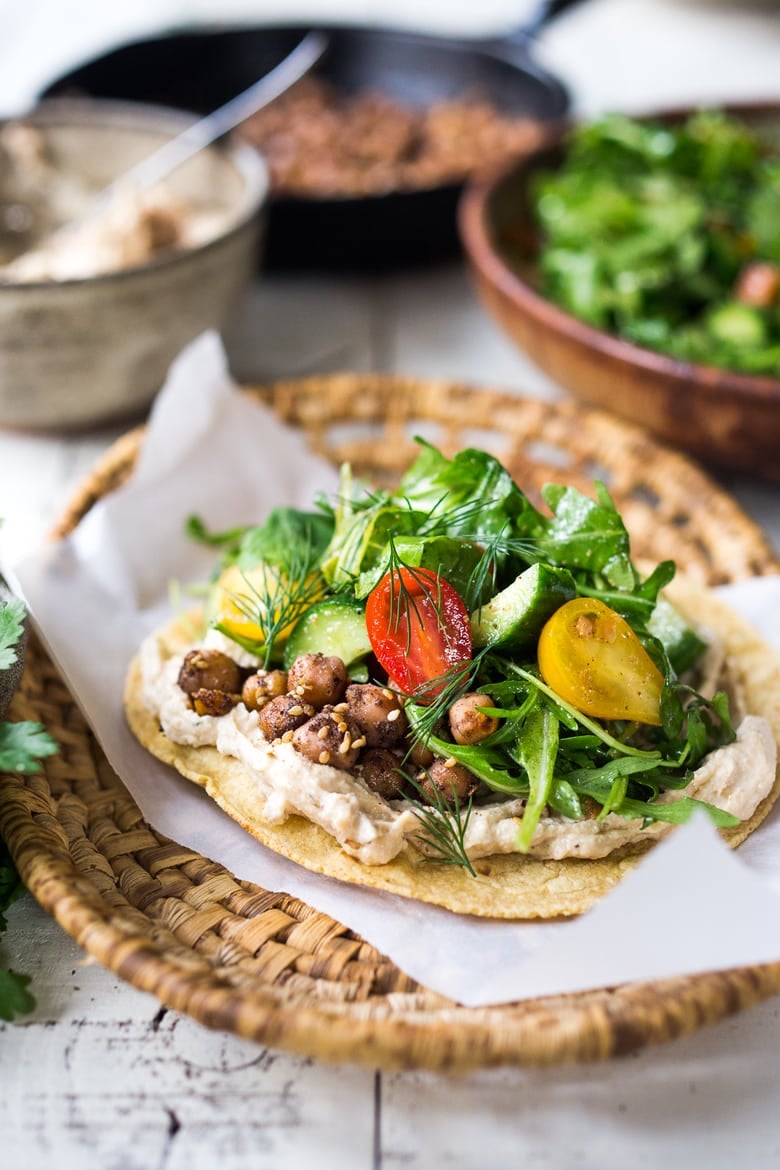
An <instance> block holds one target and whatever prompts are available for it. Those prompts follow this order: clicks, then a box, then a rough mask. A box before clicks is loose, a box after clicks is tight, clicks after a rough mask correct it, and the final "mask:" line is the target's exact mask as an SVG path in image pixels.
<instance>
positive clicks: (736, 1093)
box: [0, 0, 780, 1170]
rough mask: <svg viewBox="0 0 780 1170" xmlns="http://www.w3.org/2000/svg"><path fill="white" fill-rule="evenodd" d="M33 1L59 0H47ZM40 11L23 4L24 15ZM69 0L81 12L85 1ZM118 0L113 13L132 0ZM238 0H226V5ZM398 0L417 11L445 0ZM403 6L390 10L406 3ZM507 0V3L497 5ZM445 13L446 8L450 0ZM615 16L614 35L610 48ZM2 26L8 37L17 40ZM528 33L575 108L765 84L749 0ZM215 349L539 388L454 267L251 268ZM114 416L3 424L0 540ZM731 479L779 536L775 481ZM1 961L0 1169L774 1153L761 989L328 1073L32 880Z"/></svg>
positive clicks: (778, 1028)
mask: <svg viewBox="0 0 780 1170" xmlns="http://www.w3.org/2000/svg"><path fill="white" fill-rule="evenodd" d="M48 6H49V8H50V9H51V11H52V12H56V11H59V10H58V9H57V6H56V5H55V3H54V0H49V5H48ZM7 7H9V6H8V4H7V0H0V9H4V8H7ZM31 7H32V8H33V9H35V4H33V5H32V6H31ZM46 7H47V5H46V4H45V3H44V0H40V3H39V6H38V11H39V15H40V13H41V11H42V10H43V9H44V8H46ZM83 7H84V9H85V11H86V10H87V9H94V12H95V13H97V12H98V7H97V6H95V5H94V4H93V3H91V0H83ZM117 7H118V12H119V14H120V15H122V14H123V15H124V17H125V18H126V20H127V19H129V17H128V13H129V6H123V5H121V4H120V5H118V6H117ZM241 7H242V6H241V4H240V3H238V2H237V0H236V3H233V4H232V5H231V6H230V9H231V11H232V12H233V13H235V12H236V11H237V10H238V9H240V8H241ZM248 7H249V4H248V0H247V3H245V4H244V5H243V8H244V10H248ZM298 7H301V6H300V5H299V6H298ZM314 7H316V5H315V4H314V3H310V4H309V5H308V8H309V9H312V8H314ZM352 7H353V8H354V7H355V6H354V5H352ZM385 7H386V8H387V9H388V11H391V10H392V6H389V5H386V6H385ZM416 7H418V8H419V10H420V12H421V13H422V12H423V10H424V11H425V12H427V13H429V15H430V18H431V19H430V20H429V21H428V23H433V17H434V16H439V15H440V9H441V7H442V6H440V5H438V4H437V3H436V2H435V0H429V3H428V5H427V6H426V5H425V4H423V3H420V4H419V5H417V6H416ZM449 7H450V8H452V5H450V6H449ZM454 7H455V9H456V10H457V9H458V7H459V6H458V5H457V4H456V5H455V6H454ZM488 7H489V6H488ZM499 7H500V6H499ZM153 8H154V6H153V5H151V4H146V5H135V6H134V12H135V13H136V17H137V14H138V11H139V9H145V10H146V11H147V13H149V12H151V11H152V10H153ZM185 8H188V11H190V12H192V11H196V10H197V11H198V12H200V13H205V14H208V13H207V9H208V5H207V4H205V3H200V4H195V3H193V4H191V5H189V6H187V5H181V4H178V5H177V4H174V3H173V0H171V3H170V4H168V5H167V6H166V5H162V4H160V5H157V10H158V11H162V10H163V9H164V10H165V11H167V12H169V13H173V12H175V13H176V15H177V16H178V15H180V14H182V12H183V9H185ZM303 8H306V5H305V4H304V5H303ZM320 9H322V5H320ZM434 9H436V12H434ZM401 10H402V15H404V16H405V17H406V18H407V23H408V18H409V15H410V12H411V9H410V8H409V7H408V6H407V7H404V6H403V5H401V6H400V8H399V11H401ZM498 10H499V8H498V7H497V8H496V11H498ZM220 11H221V9H220ZM507 11H508V10H507V5H506V4H504V5H503V8H501V15H502V19H503V18H504V17H505V16H506V13H507ZM100 12H101V13H102V14H103V16H102V17H101V19H104V9H103V6H100ZM629 13H630V15H629ZM457 14H458V13H457V12H456V15H457ZM3 15H5V11H3ZM337 15H338V13H336V12H334V16H337ZM374 15H381V13H379V12H378V10H377V12H375V13H374ZM460 15H461V17H462V18H463V21H462V23H464V24H467V23H468V22H467V20H466V14H465V8H464V6H461V7H460ZM136 17H134V18H133V19H136ZM421 19H422V17H421ZM43 23H45V22H43ZM38 26H39V28H40V27H42V22H41V21H40V20H39V22H38ZM605 35H606V37H607V40H606V41H605ZM613 36H619V37H620V38H621V40H620V44H621V46H624V47H625V46H627V48H624V51H621V52H620V53H617V52H616V51H614V50H615V42H614V40H610V39H609V38H610V37H613ZM686 38H687V40H686ZM23 43H24V44H26V45H27V46H28V49H29V47H30V45H31V44H32V40H31V38H30V37H28V38H27V40H26V41H24V42H23ZM605 44H606V45H607V49H605ZM610 45H611V46H612V47H611V48H610V47H609V46H610ZM686 46H687V49H686ZM44 47H46V46H44ZM48 48H49V49H50V50H51V51H52V52H53V49H52V46H51V45H48ZM667 48H668V49H669V53H667V51H666V50H667ZM544 51H545V53H546V55H547V56H548V58H549V60H550V62H551V63H552V64H555V65H557V66H558V67H559V68H566V69H567V70H568V72H569V75H570V76H572V78H573V79H574V80H575V81H576V82H577V85H578V87H579V90H580V94H581V99H582V100H581V104H582V105H584V106H586V107H587V106H591V107H598V106H602V105H607V104H616V103H617V102H620V101H621V99H623V104H626V105H629V104H639V102H640V98H641V96H642V94H643V93H646V92H647V88H648V85H649V81H650V79H651V78H652V77H653V76H656V77H658V76H660V77H661V78H662V80H663V82H664V96H666V95H668V97H669V100H670V101H671V100H675V99H678V98H680V97H681V96H683V95H682V94H681V92H680V91H681V90H682V89H684V88H685V85H686V84H688V85H689V86H690V84H691V83H692V79H693V82H697V83H698V84H699V87H700V90H699V91H700V92H701V93H702V94H704V95H705V96H710V93H712V92H716V88H717V87H716V84H715V83H716V82H717V84H718V85H720V86H721V89H722V87H723V85H725V86H726V91H727V92H728V91H729V90H730V91H731V92H732V93H745V94H747V93H750V92H753V93H758V92H761V87H763V90H764V92H768V91H769V90H770V89H772V87H773V85H774V92H775V93H777V88H778V86H780V71H779V70H777V65H778V62H780V25H779V23H778V18H777V16H776V15H774V14H773V13H772V12H771V11H769V10H767V11H762V10H761V9H760V8H754V7H753V6H752V5H751V6H747V5H746V6H742V8H741V9H740V7H739V6H733V7H729V6H726V5H719V6H712V8H710V6H708V5H705V4H703V3H698V4H683V3H678V2H674V0H631V2H630V3H629V0H621V2H618V0H593V3H592V6H591V5H587V6H585V8H583V9H582V10H580V11H579V12H575V13H574V14H573V15H572V16H571V17H570V18H569V19H568V20H567V21H566V22H562V24H561V26H560V27H559V29H556V30H551V33H550V35H549V37H548V38H547V40H546V42H545V45H544ZM735 53H737V55H738V57H739V55H740V54H741V58H740V59H738V60H737V61H736V62H735V59H734V54H735ZM746 53H747V56H745V54H746ZM605 54H606V55H605ZM654 54H655V58H654ZM719 60H721V61H722V62H723V64H722V67H721V68H720V70H718V68H717V62H718V61H719ZM654 62H655V72H654V71H653V68H654ZM608 65H609V66H611V67H612V71H611V72H610V71H609V69H608V68H607V66H608ZM13 68H16V69H17V72H18V60H15V62H14V63H13ZM13 68H12V70H11V72H12V73H13ZM681 69H683V73H680V70H681ZM773 70H774V72H773ZM775 73H777V77H775ZM610 78H611V80H612V83H613V88H612V90H610ZM710 83H712V84H710ZM19 85H21V83H19ZM708 85H710V92H709V93H708V92H707V86H708ZM643 87H644V88H643ZM19 92H21V89H19ZM660 96H661V95H659V104H660ZM686 96H687V95H686ZM778 96H780V95H778ZM2 98H3V90H2V84H0V100H2ZM229 348H230V353H231V357H232V361H233V366H234V370H235V372H236V374H237V376H239V377H240V378H242V379H245V380H253V379H259V378H263V377H269V376H276V375H279V376H281V375H284V376H296V375H299V374H305V373H309V372H314V371H323V370H332V369H338V368H342V369H345V368H351V369H384V370H399V371H400V370H402V371H404V372H408V373H415V374H420V375H432V376H439V377H452V378H455V379H458V380H467V381H471V382H475V383H482V384H485V385H493V386H502V387H506V388H510V389H514V390H516V391H518V392H524V393H529V394H535V395H538V396H547V397H554V396H556V395H558V394H559V391H558V390H557V388H556V387H554V386H552V385H551V384H550V383H548V382H547V381H546V380H545V379H544V378H543V377H542V376H541V375H540V374H539V373H538V372H537V371H535V370H534V369H533V368H532V367H531V366H530V365H529V364H528V363H527V362H526V361H525V359H524V358H523V357H522V356H521V355H520V354H518V353H516V352H515V351H514V349H513V348H512V347H511V346H510V344H509V343H508V342H507V341H506V340H505V339H504V338H503V337H502V336H501V335H500V333H499V332H498V330H497V329H496V328H495V327H494V326H493V324H492V323H491V322H490V321H489V320H488V319H487V317H486V316H485V314H484V313H483V311H482V310H481V309H480V308H479V306H478V305H477V303H476V302H475V300H474V298H473V295H472V292H471V289H470V287H469V284H468V280H467V277H466V275H465V272H464V270H463V269H462V267H461V266H460V265H459V264H451V265H448V266H445V267H443V268H440V269H436V270H433V271H425V272H420V273H410V274H405V275H401V276H397V277H392V278H384V279H382V280H368V279H366V280H338V279H336V278H321V279H310V278H302V277H275V278H273V279H268V278H266V279H264V280H262V281H261V282H259V283H258V284H257V286H256V287H255V288H254V289H253V290H252V293H251V295H250V297H249V298H248V299H247V302H246V304H245V306H244V308H243V310H242V313H241V315H240V317H239V318H238V319H237V320H236V322H235V326H234V328H233V330H232V331H231V336H230V338H229ZM116 433H117V430H116V428H107V429H101V430H98V431H95V432H93V433H90V434H86V435H78V436H71V437H69V438H66V439H65V438H61V437H57V436H44V435H39V436H24V435H19V434H4V433H2V432H0V514H3V513H4V514H5V515H6V517H7V522H6V525H5V528H4V529H3V532H2V535H1V537H0V538H1V539H2V547H3V549H4V551H5V553H6V554H7V555H10V556H11V557H14V556H16V555H18V554H20V553H21V552H23V551H25V550H26V549H29V548H31V547H33V546H34V545H35V544H36V543H37V542H38V541H39V540H40V539H41V537H42V535H43V533H44V532H45V530H46V527H47V525H48V524H49V523H50V522H51V520H52V519H53V517H54V516H55V515H56V514H57V513H58V511H59V510H60V509H61V508H62V506H63V503H64V501H65V499H66V497H67V494H68V492H69V491H70V489H71V488H72V487H73V486H74V485H75V483H76V482H77V481H78V480H79V479H80V477H81V476H82V475H83V474H84V473H85V472H86V471H87V470H88V469H89V467H90V466H91V464H92V462H93V461H94V459H95V457H96V456H97V454H99V452H100V451H102V450H103V449H104V448H105V447H106V445H107V444H108V443H109V442H110V441H111V440H112V438H114V437H115V435H116ZM731 486H732V487H733V488H734V490H735V492H736V494H737V496H738V497H739V498H740V500H741V501H742V502H743V504H744V505H745V507H746V508H747V509H748V511H749V512H750V513H751V514H752V515H754V516H755V517H756V518H757V519H758V520H759V521H760V522H761V523H763V524H764V525H765V526H766V527H767V529H768V531H769V532H770V534H771V536H772V538H773V540H774V542H775V544H776V546H777V547H778V548H779V549H780V508H778V501H779V500H780V492H778V491H777V490H773V489H770V488H768V487H762V486H760V485H757V484H750V483H747V482H744V481H742V482H736V483H734V484H732V485H731ZM0 960H2V961H4V962H6V963H8V964H11V965H15V966H17V967H20V968H23V969H25V970H27V971H29V972H30V973H31V974H32V975H33V980H34V983H33V986H34V990H35V994H36V997H37V1000H38V1006H37V1009H36V1010H35V1012H34V1013H32V1014H31V1015H30V1016H28V1017H25V1018H23V1019H22V1020H21V1021H20V1022H19V1023H17V1024H15V1025H12V1026H11V1025H8V1026H2V1025H0V1167H1V1168H2V1170H44V1168H46V1170H49V1168H54V1170H136V1168H138V1170H147V1168H154V1170H179V1168H184V1167H187V1168H188V1170H214V1168H216V1167H219V1170H245V1168H248V1167H250V1166H251V1167H252V1168H253V1170H265V1168H268V1170H271V1168H273V1170H277V1168H280V1167H281V1168H284V1170H295V1168H297V1167H302V1168H303V1167H306V1168H308V1167H310V1166H316V1167H317V1168H318V1170H327V1168H329V1167H338V1168H339V1170H377V1168H379V1167H383V1168H385V1170H387V1168H390V1167H402V1166H404V1167H409V1168H412V1167H419V1168H420V1170H422V1168H425V1170H428V1168H430V1167H439V1166H442V1167H445V1166H446V1167H452V1168H460V1167H464V1168H465V1167H473V1168H475V1170H476V1168H481V1167H488V1166H499V1165H507V1166H509V1165H512V1166H528V1167H536V1166H538V1167H550V1168H555V1170H558V1168H568V1167H572V1168H575V1167H576V1168H580V1170H589V1168H598V1170H608V1168H611V1167H615V1168H616V1170H617V1168H620V1170H640V1168H643V1167H645V1168H648V1170H654V1168H655V1167H658V1166H660V1165H663V1166H664V1167H666V1168H667V1170H677V1168H680V1170H682V1168H683V1167H689V1166H697V1165H702V1166H708V1167H710V1168H712V1170H720V1168H724V1170H725V1168H726V1167H729V1168H730V1167H733V1165H735V1164H737V1163H739V1164H740V1165H742V1166H744V1167H746V1168H747V1170H765V1168H766V1170H769V1168H770V1167H773V1168H774V1167H776V1166H777V1165H779V1164H780V1124H778V1119H777V1118H778V1113H777V1085H778V1083H780V999H776V1000H770V1001H768V1002H767V1003H766V1004H764V1005H762V1006H760V1007H758V1008H756V1009H754V1010H753V1011H751V1012H748V1013H744V1014H742V1015H741V1016H738V1017H735V1018H733V1019H730V1020H726V1021H724V1022H723V1023H721V1024H719V1025H717V1026H716V1027H713V1028H710V1029H708V1030H705V1031H703V1032H700V1033H698V1034H697V1035H695V1036H693V1037H691V1038H689V1039H687V1040H684V1041H680V1042H678V1043H675V1044H673V1045H667V1046H664V1047H662V1048H659V1049H654V1050H647V1051H644V1052H642V1053H639V1054H636V1055H634V1056H632V1057H629V1058H627V1059H625V1060H622V1061H620V1062H612V1063H610V1064H605V1065H600V1066H591V1067H587V1068H575V1069H564V1070H549V1071H543V1072H540V1071H522V1070H510V1071H502V1072H493V1073H483V1074H479V1075H474V1076H471V1077H467V1078H463V1079H459V1080H455V1081H452V1080H447V1079H445V1078H441V1077H434V1076H429V1075H422V1074H411V1073H407V1074H397V1075H380V1074H374V1073H373V1072H371V1071H364V1070H361V1069H355V1068H351V1067H344V1068H339V1069H332V1068H328V1067H325V1066H323V1065H320V1064H317V1063H315V1062H312V1061H307V1060H303V1059H300V1058H296V1057H292V1056H288V1055H286V1054H284V1053H279V1052H271V1051H268V1050H264V1049H261V1048H259V1047H257V1046H255V1045H253V1044H249V1043H246V1042H243V1041H240V1040H237V1039H235V1038H234V1037H231V1036H226V1035H221V1034H216V1033H210V1032H208V1031H206V1030H205V1029H203V1028H201V1027H200V1026H199V1025H197V1024H195V1023H193V1022H192V1021H191V1020H190V1019H188V1018H186V1017H181V1016H177V1015H176V1014H175V1013H173V1012H166V1011H164V1010H162V1009H161V1008H160V1005H159V1004H158V1003H157V1001H156V1000H154V999H152V998H151V997H149V996H147V995H145V994H143V993H141V992H137V991H135V990H134V989H132V988H130V987H129V986H127V985H125V984H123V983H120V982H118V981H117V980H116V979H115V978H114V977H113V976H112V975H111V974H109V973H108V972H106V971H105V970H103V969H102V968H100V967H98V966H95V965H92V964H89V963H86V962H85V961H84V957H83V954H82V953H81V952H80V951H79V949H78V948H77V947H76V946H75V944H73V943H72V942H71V940H70V939H69V938H68V937H67V936H66V935H65V934H64V933H63V932H62V931H61V930H60V929H59V927H57V926H56V924H55V923H54V922H53V921H52V920H50V919H49V918H48V917H47V916H46V915H45V914H44V913H43V912H42V911H41V910H40V909H39V908H38V907H37V905H36V904H35V903H34V902H33V900H32V899H31V898H30V897H29V896H28V897H26V898H25V899H23V900H22V901H21V902H20V903H18V904H17V905H16V906H15V907H14V908H13V909H12V911H11V915H10V930H9V932H8V935H7V936H6V937H5V939H4V940H3V942H2V943H1V944H0Z"/></svg>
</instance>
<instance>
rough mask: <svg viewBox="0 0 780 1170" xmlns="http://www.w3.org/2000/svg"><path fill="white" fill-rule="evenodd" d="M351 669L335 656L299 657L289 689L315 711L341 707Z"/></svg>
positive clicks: (289, 675)
mask: <svg viewBox="0 0 780 1170" xmlns="http://www.w3.org/2000/svg"><path fill="white" fill-rule="evenodd" d="M348 681H349V679H348V676H347V668H346V666H345V665H344V663H343V662H342V660H341V659H340V658H337V657H336V655H335V654H332V655H329V656H327V657H326V656H325V655H324V654H299V655H298V657H297V658H296V659H295V662H293V664H292V666H291V667H290V669H289V671H288V672H287V688H288V690H289V691H290V693H291V694H293V695H298V696H299V697H300V698H301V699H303V700H305V702H307V703H311V704H312V705H313V706H314V707H318V708H319V707H324V706H325V705H326V704H327V703H331V704H332V703H338V702H339V700H340V699H341V698H342V696H343V694H344V691H345V690H346V689H347V682H348Z"/></svg>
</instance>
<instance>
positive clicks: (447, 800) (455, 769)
mask: <svg viewBox="0 0 780 1170" xmlns="http://www.w3.org/2000/svg"><path fill="white" fill-rule="evenodd" d="M417 782H418V784H419V785H420V792H421V795H422V796H423V798H424V799H425V800H427V801H428V802H429V804H436V803H437V799H436V797H437V794H438V798H439V801H443V802H444V804H451V805H454V804H455V799H456V797H457V801H458V804H461V805H462V804H465V802H466V801H467V800H468V798H469V797H470V796H473V795H474V793H475V792H476V791H477V787H478V786H479V780H478V779H477V777H476V776H475V775H474V773H473V772H469V770H468V768H464V766H463V765H462V764H457V763H456V762H455V761H454V760H442V759H436V760H434V761H433V763H432V764H431V765H430V767H428V768H426V769H425V771H424V772H422V773H420V775H419V776H418V778H417Z"/></svg>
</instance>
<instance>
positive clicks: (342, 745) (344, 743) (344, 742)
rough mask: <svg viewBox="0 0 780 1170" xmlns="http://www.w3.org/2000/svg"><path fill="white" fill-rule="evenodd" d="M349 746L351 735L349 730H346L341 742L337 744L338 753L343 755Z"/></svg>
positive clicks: (350, 745) (350, 744)
mask: <svg viewBox="0 0 780 1170" xmlns="http://www.w3.org/2000/svg"><path fill="white" fill-rule="evenodd" d="M351 747H352V736H351V735H350V734H349V732H347V734H346V735H345V736H344V738H343V739H342V741H341V743H340V744H339V755H340V756H345V755H346V754H347V752H348V751H349V749H350V748H351Z"/></svg>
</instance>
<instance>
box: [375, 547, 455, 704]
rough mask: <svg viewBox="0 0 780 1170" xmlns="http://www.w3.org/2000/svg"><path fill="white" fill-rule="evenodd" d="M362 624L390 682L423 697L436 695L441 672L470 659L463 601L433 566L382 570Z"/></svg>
mask: <svg viewBox="0 0 780 1170" xmlns="http://www.w3.org/2000/svg"><path fill="white" fill-rule="evenodd" d="M366 628H367V630H368V637H369V640H370V642H371V647H372V649H373V651H374V654H375V656H376V658H377V659H378V661H379V662H380V663H381V665H382V666H383V667H384V668H385V670H386V671H387V673H388V675H389V676H390V678H391V679H392V680H393V682H394V684H395V685H396V686H397V687H398V688H399V689H400V690H402V691H404V692H405V693H406V694H410V695H411V694H415V693H418V694H419V697H420V698H421V699H422V701H425V699H430V698H434V697H435V696H436V695H437V694H440V693H441V691H442V690H443V688H444V686H445V685H446V680H445V679H444V677H443V676H445V675H448V673H449V672H450V671H451V670H452V668H453V667H457V666H458V665H459V664H461V663H467V662H469V661H470V659H471V626H470V623H469V613H468V610H467V609H466V605H465V602H464V601H463V599H462V598H461V596H460V595H459V593H458V592H457V590H456V589H455V588H453V586H452V585H450V583H449V581H447V580H445V578H444V577H441V576H439V575H438V574H437V573H434V572H433V571H432V570H431V569H419V568H418V569H410V568H397V569H392V570H391V571H390V572H389V573H386V574H385V575H384V577H383V578H382V580H381V581H380V582H379V584H378V585H377V586H375V588H374V589H373V590H372V591H371V593H370V594H369V596H368V600H367V602H366ZM437 680H438V681H437ZM430 684H433V685H430Z"/></svg>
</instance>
